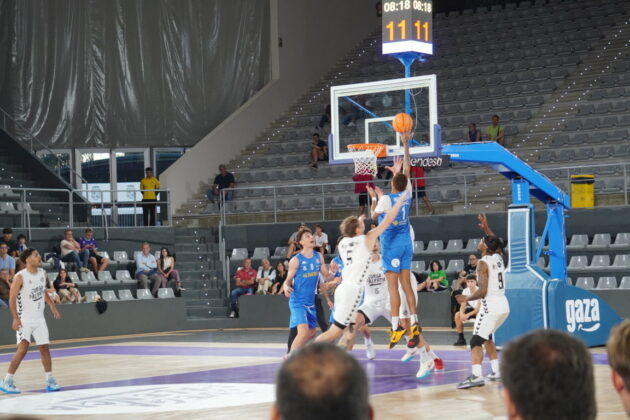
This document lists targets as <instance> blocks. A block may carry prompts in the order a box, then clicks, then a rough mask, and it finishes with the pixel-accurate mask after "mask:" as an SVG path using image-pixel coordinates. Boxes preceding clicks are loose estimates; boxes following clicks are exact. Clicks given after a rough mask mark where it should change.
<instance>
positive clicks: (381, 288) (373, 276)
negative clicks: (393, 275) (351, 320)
mask: <svg viewBox="0 0 630 420" xmlns="http://www.w3.org/2000/svg"><path fill="white" fill-rule="evenodd" d="M388 301H389V290H388V289H387V278H385V272H384V271H383V264H382V263H381V261H380V260H378V261H376V262H373V261H370V265H369V267H368V273H367V279H366V282H365V295H364V298H363V303H364V304H366V305H369V304H373V303H374V302H388Z"/></svg>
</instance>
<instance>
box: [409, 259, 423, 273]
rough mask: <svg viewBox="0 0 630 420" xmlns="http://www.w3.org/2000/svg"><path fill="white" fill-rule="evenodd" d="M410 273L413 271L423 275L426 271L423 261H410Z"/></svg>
mask: <svg viewBox="0 0 630 420" xmlns="http://www.w3.org/2000/svg"><path fill="white" fill-rule="evenodd" d="M411 271H414V272H416V273H424V272H425V271H426V265H425V263H424V261H412V262H411Z"/></svg>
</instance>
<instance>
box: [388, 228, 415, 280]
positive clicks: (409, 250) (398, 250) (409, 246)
mask: <svg viewBox="0 0 630 420" xmlns="http://www.w3.org/2000/svg"><path fill="white" fill-rule="evenodd" d="M381 255H382V260H383V269H384V270H385V271H386V272H387V271H392V272H394V273H400V270H411V261H412V260H413V243H412V242H411V236H409V232H404V233H401V234H398V235H394V236H382V237H381Z"/></svg>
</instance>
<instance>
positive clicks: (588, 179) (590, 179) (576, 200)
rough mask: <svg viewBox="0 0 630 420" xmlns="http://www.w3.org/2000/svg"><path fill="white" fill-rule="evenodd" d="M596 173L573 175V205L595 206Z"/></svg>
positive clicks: (576, 206) (575, 206) (574, 206)
mask: <svg viewBox="0 0 630 420" xmlns="http://www.w3.org/2000/svg"><path fill="white" fill-rule="evenodd" d="M594 187H595V175H571V207H573V208H580V207H595V188H594Z"/></svg>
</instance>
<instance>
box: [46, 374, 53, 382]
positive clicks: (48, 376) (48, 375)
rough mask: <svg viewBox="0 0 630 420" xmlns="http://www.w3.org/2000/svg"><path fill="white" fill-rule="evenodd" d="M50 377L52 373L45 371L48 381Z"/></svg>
mask: <svg viewBox="0 0 630 420" xmlns="http://www.w3.org/2000/svg"><path fill="white" fill-rule="evenodd" d="M51 379H53V374H52V372H46V380H47V381H50V380H51Z"/></svg>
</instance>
